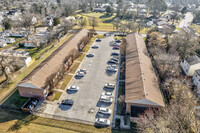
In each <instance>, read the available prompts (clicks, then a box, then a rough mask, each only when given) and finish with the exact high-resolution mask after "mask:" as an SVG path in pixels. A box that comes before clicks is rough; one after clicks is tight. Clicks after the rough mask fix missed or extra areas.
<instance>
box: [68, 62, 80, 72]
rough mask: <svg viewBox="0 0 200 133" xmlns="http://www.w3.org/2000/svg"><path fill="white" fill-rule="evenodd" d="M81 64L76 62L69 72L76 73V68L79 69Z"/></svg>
mask: <svg viewBox="0 0 200 133" xmlns="http://www.w3.org/2000/svg"><path fill="white" fill-rule="evenodd" d="M79 65H80V63H78V62H74V63H73V65H72V67H71V68H70V70H69V73H72V74H74V73H75V72H76V70H77V69H78V67H79Z"/></svg>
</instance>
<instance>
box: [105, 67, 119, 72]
mask: <svg viewBox="0 0 200 133" xmlns="http://www.w3.org/2000/svg"><path fill="white" fill-rule="evenodd" d="M107 71H111V72H116V71H117V69H116V68H113V67H108V68H107Z"/></svg>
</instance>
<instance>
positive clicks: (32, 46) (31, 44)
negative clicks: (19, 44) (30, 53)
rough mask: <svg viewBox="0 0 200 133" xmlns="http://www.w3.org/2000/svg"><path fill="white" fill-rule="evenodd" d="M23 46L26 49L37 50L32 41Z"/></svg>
mask: <svg viewBox="0 0 200 133" xmlns="http://www.w3.org/2000/svg"><path fill="white" fill-rule="evenodd" d="M23 46H24V47H25V48H35V47H36V46H35V45H34V44H33V43H32V42H31V41H24V42H23Z"/></svg>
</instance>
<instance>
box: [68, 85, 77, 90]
mask: <svg viewBox="0 0 200 133" xmlns="http://www.w3.org/2000/svg"><path fill="white" fill-rule="evenodd" d="M67 90H69V91H78V90H79V87H78V86H69V87H68V88H67Z"/></svg>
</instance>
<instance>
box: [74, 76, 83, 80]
mask: <svg viewBox="0 0 200 133" xmlns="http://www.w3.org/2000/svg"><path fill="white" fill-rule="evenodd" d="M83 77H84V76H75V79H82V78H83Z"/></svg>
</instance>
